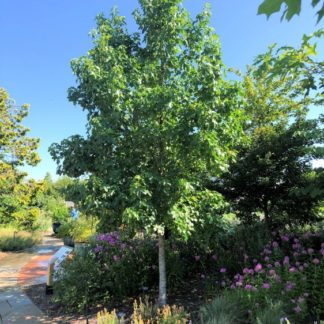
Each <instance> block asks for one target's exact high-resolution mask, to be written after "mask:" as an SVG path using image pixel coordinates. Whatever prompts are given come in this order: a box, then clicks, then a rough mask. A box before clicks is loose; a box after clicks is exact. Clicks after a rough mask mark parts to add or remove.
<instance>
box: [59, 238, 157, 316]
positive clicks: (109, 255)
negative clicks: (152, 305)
mask: <svg viewBox="0 0 324 324" xmlns="http://www.w3.org/2000/svg"><path fill="white" fill-rule="evenodd" d="M84 252H85V253H83V254H82V255H78V254H77V255H76V256H75V257H74V259H73V261H72V262H66V263H65V264H64V266H63V270H62V271H61V273H59V274H58V280H57V282H56V283H55V285H54V295H55V300H56V301H57V302H59V303H61V304H62V305H64V306H65V307H67V308H69V309H71V310H78V311H83V310H85V309H86V307H88V306H89V305H93V304H95V303H96V302H98V301H103V300H106V299H109V298H110V296H114V298H116V299H122V298H124V297H125V296H131V295H133V294H136V293H139V292H140V291H143V290H146V289H147V288H146V287H152V286H153V283H155V282H156V281H157V280H156V278H157V266H156V265H157V253H156V246H155V242H154V241H152V240H143V239H134V240H129V241H128V242H126V241H124V240H123V239H121V238H120V236H119V234H118V233H116V232H113V233H109V234H100V235H98V236H97V237H96V238H95V239H93V240H92V241H90V246H89V247H88V248H86V250H85V251H84Z"/></svg>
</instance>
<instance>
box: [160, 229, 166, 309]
mask: <svg viewBox="0 0 324 324" xmlns="http://www.w3.org/2000/svg"><path fill="white" fill-rule="evenodd" d="M166 303H167V294H166V272H165V248H164V236H163V235H159V306H160V307H163V306H165V305H166Z"/></svg>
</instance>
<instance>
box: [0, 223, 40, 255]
mask: <svg viewBox="0 0 324 324" xmlns="http://www.w3.org/2000/svg"><path fill="white" fill-rule="evenodd" d="M40 242H41V236H40V234H39V233H36V232H33V233H30V232H26V231H18V230H16V229H13V228H0V250H1V251H21V250H24V249H27V248H30V247H32V246H33V245H35V244H37V243H40Z"/></svg>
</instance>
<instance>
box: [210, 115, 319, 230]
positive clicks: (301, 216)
mask: <svg viewBox="0 0 324 324" xmlns="http://www.w3.org/2000/svg"><path fill="white" fill-rule="evenodd" d="M319 142H320V143H323V131H322V130H321V129H320V127H319V121H317V120H305V119H304V118H300V119H298V120H297V121H296V122H294V123H293V124H291V125H289V126H281V125H280V126H277V127H273V128H272V129H271V131H268V132H264V133H261V134H259V135H258V136H255V137H254V138H253V142H252V143H251V146H249V147H246V148H244V149H242V150H241V151H240V153H239V154H238V158H237V162H236V163H233V164H232V165H231V167H230V169H229V173H227V174H226V175H225V176H224V178H223V179H221V180H220V181H219V183H218V184H217V186H216V187H217V189H218V190H219V191H221V192H222V193H223V194H224V196H225V197H226V198H227V199H228V200H229V201H230V202H231V204H232V205H231V206H232V207H233V209H234V210H236V211H237V213H238V216H239V218H240V219H242V220H243V221H244V222H247V223H251V222H253V221H256V220H259V219H260V216H263V217H264V218H265V221H266V223H267V225H268V226H269V227H270V228H273V227H277V228H278V227H280V226H283V225H286V224H289V225H293V224H303V223H311V222H312V221H315V220H316V219H318V210H317V209H316V208H317V207H318V206H319V203H320V202H321V200H322V199H323V183H321V181H320V179H323V171H322V170H318V171H317V172H314V171H312V166H311V160H312V159H314V158H323V157H324V154H323V149H322V148H320V147H316V146H315V145H316V144H318V143H319Z"/></svg>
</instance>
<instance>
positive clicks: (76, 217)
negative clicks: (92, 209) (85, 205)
mask: <svg viewBox="0 0 324 324" xmlns="http://www.w3.org/2000/svg"><path fill="white" fill-rule="evenodd" d="M71 217H72V219H78V217H79V211H78V210H76V209H75V208H72V210H71Z"/></svg>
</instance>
